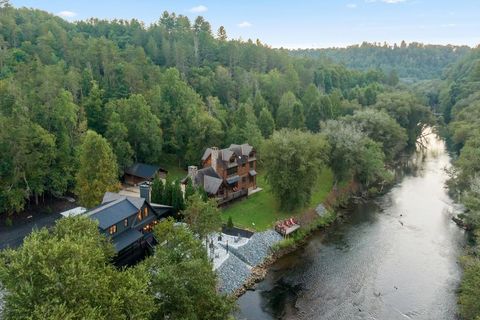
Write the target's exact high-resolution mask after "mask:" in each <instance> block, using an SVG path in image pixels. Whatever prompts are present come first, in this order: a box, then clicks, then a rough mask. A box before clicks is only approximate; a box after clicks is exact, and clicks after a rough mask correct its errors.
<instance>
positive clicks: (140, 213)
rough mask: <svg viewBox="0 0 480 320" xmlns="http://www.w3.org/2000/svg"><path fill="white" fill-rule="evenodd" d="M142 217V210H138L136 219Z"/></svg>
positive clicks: (139, 219)
mask: <svg viewBox="0 0 480 320" xmlns="http://www.w3.org/2000/svg"><path fill="white" fill-rule="evenodd" d="M142 219H143V217H142V211H140V210H138V213H137V220H138V221H142Z"/></svg>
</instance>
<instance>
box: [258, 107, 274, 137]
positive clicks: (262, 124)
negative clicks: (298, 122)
mask: <svg viewBox="0 0 480 320" xmlns="http://www.w3.org/2000/svg"><path fill="white" fill-rule="evenodd" d="M258 127H259V129H260V131H261V132H262V136H263V137H264V138H269V137H270V136H271V135H272V133H273V131H274V130H275V121H274V120H273V117H272V114H271V113H270V111H268V110H267V109H266V108H263V109H262V111H261V112H260V116H259V118H258Z"/></svg>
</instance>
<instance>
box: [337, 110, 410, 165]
mask: <svg viewBox="0 0 480 320" xmlns="http://www.w3.org/2000/svg"><path fill="white" fill-rule="evenodd" d="M345 121H346V122H348V123H351V124H356V125H357V126H358V128H360V130H361V131H362V132H363V133H365V134H366V135H367V136H368V137H369V138H370V139H372V140H373V141H375V142H378V143H380V144H381V146H382V150H383V153H384V154H385V156H386V158H387V160H389V161H392V160H394V159H395V158H396V156H398V154H399V153H400V152H401V151H403V149H404V148H405V146H406V144H407V134H406V131H405V129H404V128H402V127H401V126H400V125H399V124H398V123H397V122H396V121H395V119H393V118H392V117H390V116H389V115H388V114H387V113H386V112H384V111H378V110H374V109H366V110H364V111H359V112H356V113H355V114H354V115H353V116H347V117H345Z"/></svg>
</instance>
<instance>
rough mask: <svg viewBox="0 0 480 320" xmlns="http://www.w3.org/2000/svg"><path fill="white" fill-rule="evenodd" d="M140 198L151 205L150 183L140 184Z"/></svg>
mask: <svg viewBox="0 0 480 320" xmlns="http://www.w3.org/2000/svg"><path fill="white" fill-rule="evenodd" d="M139 188H140V198H143V199H145V200H147V202H148V203H150V200H151V198H150V197H151V188H150V183H148V182H144V183H142V184H140V186H139Z"/></svg>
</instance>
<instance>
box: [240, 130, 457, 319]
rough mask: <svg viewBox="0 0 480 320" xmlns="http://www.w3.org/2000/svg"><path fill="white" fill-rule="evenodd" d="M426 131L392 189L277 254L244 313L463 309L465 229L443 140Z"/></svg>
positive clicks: (359, 314)
mask: <svg viewBox="0 0 480 320" xmlns="http://www.w3.org/2000/svg"><path fill="white" fill-rule="evenodd" d="M428 140H429V144H428V149H427V150H426V151H424V152H417V153H416V154H415V155H414V156H413V157H412V159H411V161H410V163H409V165H408V166H406V167H405V168H404V169H403V170H402V177H401V178H400V179H399V182H398V183H397V184H396V185H395V186H394V187H393V188H392V189H391V190H390V191H389V192H388V194H386V195H384V196H382V197H380V198H378V199H375V200H372V201H369V202H367V203H363V204H358V205H356V206H355V207H354V208H353V209H352V210H351V212H349V213H348V214H347V215H346V216H347V217H346V218H345V221H344V222H342V223H339V224H337V225H335V226H333V227H331V228H329V230H327V231H326V232H325V231H321V232H318V233H316V234H315V235H313V236H312V237H311V238H310V240H309V242H308V244H307V245H306V246H305V247H303V248H301V249H300V250H298V251H296V252H294V253H292V254H289V255H287V256H285V257H283V258H281V259H280V260H278V261H277V262H276V263H275V264H274V265H273V266H272V267H271V269H270V271H269V272H268V274H267V277H266V279H265V280H264V281H263V282H261V283H259V284H258V285H257V287H256V288H255V291H248V292H247V293H246V294H245V295H243V296H242V297H241V298H240V299H239V300H238V304H239V309H240V310H239V312H238V315H237V318H238V319H255V320H257V319H325V320H329V319H335V320H340V319H341V320H343V319H345V320H346V319H349V320H350V319H381V320H383V319H386V320H390V319H392V320H396V319H435V320H443V319H445V320H446V319H448V320H452V319H456V311H457V308H456V296H455V291H456V289H457V287H458V283H459V281H460V276H461V269H460V266H459V264H458V256H459V254H460V253H461V251H462V247H463V246H464V244H465V242H466V236H465V234H464V232H463V231H462V230H460V229H459V228H458V227H457V226H456V225H455V224H454V223H453V222H452V221H451V217H452V214H453V213H452V212H453V210H455V208H454V204H453V202H452V200H451V199H450V198H449V196H448V195H447V192H446V189H445V188H444V183H445V181H446V179H447V174H446V173H445V168H446V167H448V166H449V165H450V158H449V156H448V154H447V152H446V150H445V145H444V143H443V141H441V140H439V139H438V138H437V137H435V136H434V135H430V136H429V139H428Z"/></svg>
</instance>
